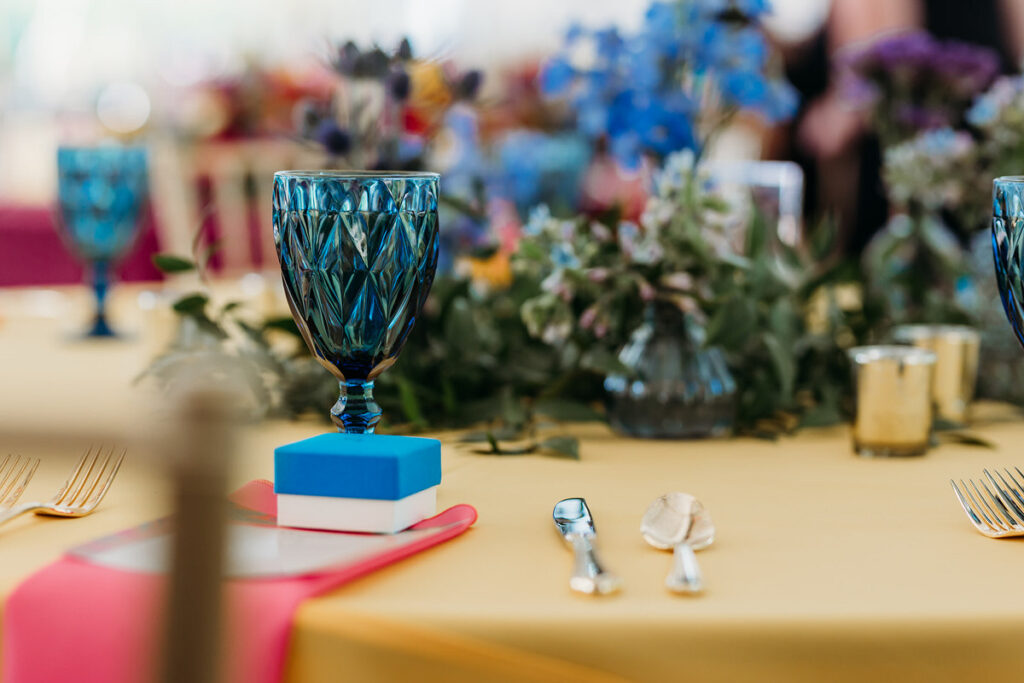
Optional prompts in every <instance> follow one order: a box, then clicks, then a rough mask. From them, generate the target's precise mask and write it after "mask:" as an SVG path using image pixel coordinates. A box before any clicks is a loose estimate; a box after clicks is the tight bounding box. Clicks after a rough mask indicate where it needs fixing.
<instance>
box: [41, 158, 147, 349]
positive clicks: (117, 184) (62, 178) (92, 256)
mask: <svg viewBox="0 0 1024 683" xmlns="http://www.w3.org/2000/svg"><path fill="white" fill-rule="evenodd" d="M147 175H148V174H147V172H146V150H145V149H143V148H141V147H117V146H106V147H61V148H59V149H58V150H57V203H58V205H59V208H60V219H61V220H60V224H61V226H62V231H63V233H64V235H65V237H66V238H67V241H68V243H69V244H70V246H71V248H72V250H74V252H75V253H76V254H77V255H78V257H79V258H80V259H81V260H83V261H85V262H86V263H87V264H88V265H89V267H90V269H91V271H92V273H91V278H92V287H93V292H94V294H95V295H96V318H95V320H94V321H93V325H92V328H91V329H90V330H89V332H88V333H87V336H90V337H113V336H115V334H114V331H113V330H112V329H111V327H110V325H109V323H108V322H107V312H106V301H107V290H108V288H109V287H110V283H111V273H112V270H113V266H114V264H115V263H117V261H118V260H119V259H120V258H121V257H122V256H124V254H125V252H127V251H128V248H129V247H131V245H132V243H133V242H134V241H135V237H136V236H137V234H138V232H139V224H140V220H139V219H140V216H141V214H142V208H143V206H144V205H145V202H146V197H147V194H148V192H147V188H148V179H147Z"/></svg>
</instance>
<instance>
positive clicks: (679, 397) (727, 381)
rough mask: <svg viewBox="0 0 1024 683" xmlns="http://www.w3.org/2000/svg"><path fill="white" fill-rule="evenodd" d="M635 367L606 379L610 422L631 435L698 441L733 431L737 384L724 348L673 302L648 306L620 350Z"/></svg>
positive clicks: (626, 362)
mask: <svg viewBox="0 0 1024 683" xmlns="http://www.w3.org/2000/svg"><path fill="white" fill-rule="evenodd" d="M619 361H620V362H621V363H622V364H623V365H624V366H625V367H626V368H628V369H629V372H628V373H625V374H613V375H609V376H608V377H607V378H606V379H605V382H604V388H605V393H606V400H607V407H608V421H609V422H610V423H611V425H612V427H613V428H614V429H616V430H617V431H619V432H622V433H623V434H626V435H628V436H635V437H642V438H653V439H698V438H704V437H713V436H724V435H727V434H729V433H730V432H731V431H732V426H733V421H734V417H735V410H736V382H735V381H734V380H733V377H732V374H731V373H730V372H729V368H728V367H727V366H726V363H725V358H724V356H723V355H722V352H721V350H719V349H717V348H714V347H712V348H705V347H704V345H703V330H702V329H701V328H700V327H699V326H698V325H697V324H696V323H695V322H694V321H693V320H692V319H690V318H689V317H688V316H685V315H684V314H683V313H682V311H680V310H679V308H678V307H676V306H675V305H674V304H672V303H668V302H662V301H656V302H653V303H650V304H648V305H647V308H646V309H645V312H644V322H643V323H642V324H641V325H640V326H639V327H638V328H637V329H636V330H634V331H633V333H632V335H630V338H629V341H628V342H627V343H626V345H625V346H624V347H623V348H622V350H621V351H620V352H619Z"/></svg>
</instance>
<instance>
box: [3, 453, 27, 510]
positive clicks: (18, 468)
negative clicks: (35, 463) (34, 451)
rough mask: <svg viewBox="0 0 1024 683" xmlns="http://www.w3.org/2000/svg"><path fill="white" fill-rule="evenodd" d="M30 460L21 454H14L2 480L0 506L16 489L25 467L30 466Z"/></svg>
mask: <svg viewBox="0 0 1024 683" xmlns="http://www.w3.org/2000/svg"><path fill="white" fill-rule="evenodd" d="M28 463H29V461H28V460H26V459H23V458H22V457H21V456H20V455H16V456H14V459H13V460H12V461H11V466H10V467H9V468H8V469H7V474H5V475H4V477H3V481H0V506H3V505H5V503H4V501H6V500H7V497H8V496H9V495H10V494H11V492H13V491H14V488H15V487H16V486H17V485H18V480H19V478H20V477H21V475H22V473H23V472H24V471H25V468H26V467H28Z"/></svg>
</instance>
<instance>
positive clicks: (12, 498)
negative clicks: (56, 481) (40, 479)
mask: <svg viewBox="0 0 1024 683" xmlns="http://www.w3.org/2000/svg"><path fill="white" fill-rule="evenodd" d="M37 467H39V460H38V459H36V460H32V459H30V458H23V457H21V456H20V455H6V456H4V458H3V460H0V510H5V509H7V508H9V507H11V506H12V505H14V504H15V503H17V502H18V499H19V498H21V494H22V493H24V492H25V487H26V486H28V483H29V481H31V480H32V477H33V476H34V475H35V473H36V468H37Z"/></svg>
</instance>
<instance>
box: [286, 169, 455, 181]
mask: <svg viewBox="0 0 1024 683" xmlns="http://www.w3.org/2000/svg"><path fill="white" fill-rule="evenodd" d="M274 177H275V178H277V177H281V178H305V179H307V180H313V179H317V178H330V179H334V180H368V179H379V180H390V179H409V178H422V179H425V180H429V179H433V180H437V179H439V178H440V177H441V174H440V173H434V172H433V171H346V170H340V169H321V170H302V169H298V170H287V171H275V172H274Z"/></svg>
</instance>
